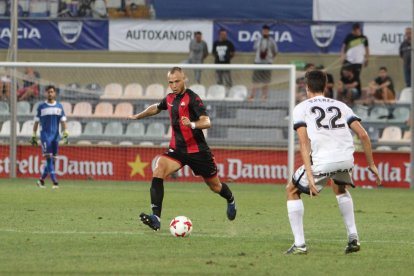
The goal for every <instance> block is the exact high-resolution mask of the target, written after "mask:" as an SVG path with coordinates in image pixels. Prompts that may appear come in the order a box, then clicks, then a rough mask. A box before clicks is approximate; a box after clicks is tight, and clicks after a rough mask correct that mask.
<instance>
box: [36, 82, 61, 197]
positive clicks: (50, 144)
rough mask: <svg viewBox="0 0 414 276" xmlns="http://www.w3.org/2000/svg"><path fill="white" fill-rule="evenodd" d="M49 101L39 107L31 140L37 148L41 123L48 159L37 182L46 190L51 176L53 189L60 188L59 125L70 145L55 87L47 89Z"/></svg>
mask: <svg viewBox="0 0 414 276" xmlns="http://www.w3.org/2000/svg"><path fill="white" fill-rule="evenodd" d="M46 97H47V100H46V101H45V102H43V103H41V104H40V105H39V107H38V108H37V113H36V116H35V123H34V125H33V136H32V139H31V140H30V142H31V144H32V145H33V146H37V137H36V133H37V128H38V126H39V123H40V125H41V127H42V128H41V130H40V141H41V146H42V153H43V156H44V157H45V158H46V165H45V167H44V169H43V172H42V175H41V176H40V178H39V180H38V181H37V185H38V186H39V187H40V188H45V187H46V186H45V178H46V177H47V175H48V174H50V178H51V179H52V182H53V186H52V187H53V188H54V189H56V188H59V184H58V181H57V179H56V173H55V164H54V159H55V157H56V154H57V152H58V147H59V140H60V135H59V123H61V124H62V132H63V141H64V143H65V144H67V143H68V136H69V133H68V130H67V126H66V116H65V111H64V110H63V106H62V105H61V104H60V103H59V102H57V101H56V88H55V87H54V86H53V85H50V86H47V87H46Z"/></svg>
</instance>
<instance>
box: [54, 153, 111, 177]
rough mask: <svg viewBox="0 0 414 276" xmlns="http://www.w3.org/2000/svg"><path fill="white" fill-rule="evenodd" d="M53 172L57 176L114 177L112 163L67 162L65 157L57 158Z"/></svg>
mask: <svg viewBox="0 0 414 276" xmlns="http://www.w3.org/2000/svg"><path fill="white" fill-rule="evenodd" d="M55 164H56V167H55V171H56V173H57V174H58V175H64V174H69V175H88V176H94V175H114V170H113V164H112V162H97V161H85V160H83V161H77V160H69V158H68V157H67V156H64V155H63V156H59V158H58V159H57V160H56V163H55Z"/></svg>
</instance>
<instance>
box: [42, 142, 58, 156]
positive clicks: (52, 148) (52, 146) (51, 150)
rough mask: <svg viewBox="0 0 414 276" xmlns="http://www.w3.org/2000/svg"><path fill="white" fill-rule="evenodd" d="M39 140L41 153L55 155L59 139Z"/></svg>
mask: <svg viewBox="0 0 414 276" xmlns="http://www.w3.org/2000/svg"><path fill="white" fill-rule="evenodd" d="M40 141H41V142H42V144H41V145H42V153H43V155H53V156H54V155H56V154H57V152H58V147H59V141H56V140H52V141H50V140H42V139H40Z"/></svg>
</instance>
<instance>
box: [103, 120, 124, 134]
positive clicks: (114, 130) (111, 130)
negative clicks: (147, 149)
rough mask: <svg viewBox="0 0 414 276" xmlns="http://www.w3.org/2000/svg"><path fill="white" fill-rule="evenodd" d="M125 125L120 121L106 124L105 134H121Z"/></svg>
mask: <svg viewBox="0 0 414 276" xmlns="http://www.w3.org/2000/svg"><path fill="white" fill-rule="evenodd" d="M123 132H124V131H123V127H122V124H121V123H120V122H110V123H108V124H107V125H106V127H105V131H104V135H105V136H121V135H122V133H123Z"/></svg>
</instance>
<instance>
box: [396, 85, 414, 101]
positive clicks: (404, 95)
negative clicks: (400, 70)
mask: <svg viewBox="0 0 414 276" xmlns="http://www.w3.org/2000/svg"><path fill="white" fill-rule="evenodd" d="M397 102H398V103H411V87H406V88H404V89H403V90H401V93H400V97H399V98H398V101H397Z"/></svg>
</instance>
